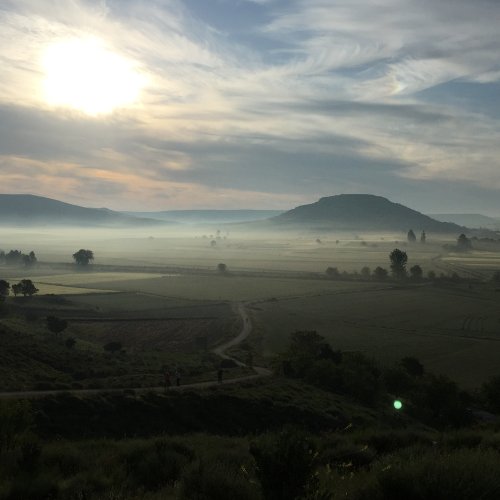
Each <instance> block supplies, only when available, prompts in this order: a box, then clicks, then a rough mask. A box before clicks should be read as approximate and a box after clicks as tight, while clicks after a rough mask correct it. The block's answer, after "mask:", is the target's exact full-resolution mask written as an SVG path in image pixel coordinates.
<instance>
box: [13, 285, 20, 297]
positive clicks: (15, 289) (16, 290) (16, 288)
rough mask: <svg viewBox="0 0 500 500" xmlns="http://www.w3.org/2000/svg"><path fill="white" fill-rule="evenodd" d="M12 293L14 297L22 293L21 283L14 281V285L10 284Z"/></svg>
mask: <svg viewBox="0 0 500 500" xmlns="http://www.w3.org/2000/svg"><path fill="white" fill-rule="evenodd" d="M11 289H12V293H13V294H14V297H17V296H18V295H19V294H20V293H22V285H21V283H15V284H14V285H12V286H11Z"/></svg>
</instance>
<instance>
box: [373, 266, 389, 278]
mask: <svg viewBox="0 0 500 500" xmlns="http://www.w3.org/2000/svg"><path fill="white" fill-rule="evenodd" d="M388 274H389V273H388V272H387V269H384V268H383V267H380V266H377V267H376V268H375V269H374V271H373V277H374V278H375V279H376V280H378V281H384V280H385V279H387V275H388Z"/></svg>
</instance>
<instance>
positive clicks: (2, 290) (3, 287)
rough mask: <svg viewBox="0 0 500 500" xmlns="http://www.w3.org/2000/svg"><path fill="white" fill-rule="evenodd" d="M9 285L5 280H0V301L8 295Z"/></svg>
mask: <svg viewBox="0 0 500 500" xmlns="http://www.w3.org/2000/svg"><path fill="white" fill-rule="evenodd" d="M9 289H10V283H9V282H7V281H5V280H0V300H1V299H2V298H3V297H7V295H9Z"/></svg>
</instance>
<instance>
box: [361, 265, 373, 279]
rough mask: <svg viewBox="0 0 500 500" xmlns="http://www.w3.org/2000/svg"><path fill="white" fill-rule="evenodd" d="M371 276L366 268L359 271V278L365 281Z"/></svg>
mask: <svg viewBox="0 0 500 500" xmlns="http://www.w3.org/2000/svg"><path fill="white" fill-rule="evenodd" d="M370 275H371V270H370V268H369V267H368V266H364V267H363V268H362V269H361V276H363V278H365V279H368V278H369V277H370Z"/></svg>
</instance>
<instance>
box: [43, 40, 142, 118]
mask: <svg viewBox="0 0 500 500" xmlns="http://www.w3.org/2000/svg"><path fill="white" fill-rule="evenodd" d="M43 65H44V68H45V82H44V91H45V99H46V100H47V102H48V103H49V104H51V105H55V106H64V107H70V108H74V109H78V110H80V111H83V112H84V113H87V114H89V115H99V114H107V113H111V112H112V111H113V110H115V109H116V108H120V107H124V106H127V105H130V104H132V103H134V102H135V101H136V100H137V98H138V96H139V92H140V90H141V87H142V84H143V79H142V77H141V75H140V74H139V73H138V72H137V71H136V70H135V69H134V67H133V66H132V64H131V63H130V62H129V61H127V60H126V59H125V58H123V57H121V56H120V55H118V54H116V53H114V52H112V51H110V50H109V49H107V48H106V47H105V46H104V44H103V43H102V42H100V41H99V40H98V39H95V38H88V39H72V40H65V41H61V42H58V43H55V44H53V45H51V46H49V47H48V49H47V51H46V53H45V56H44V60H43Z"/></svg>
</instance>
